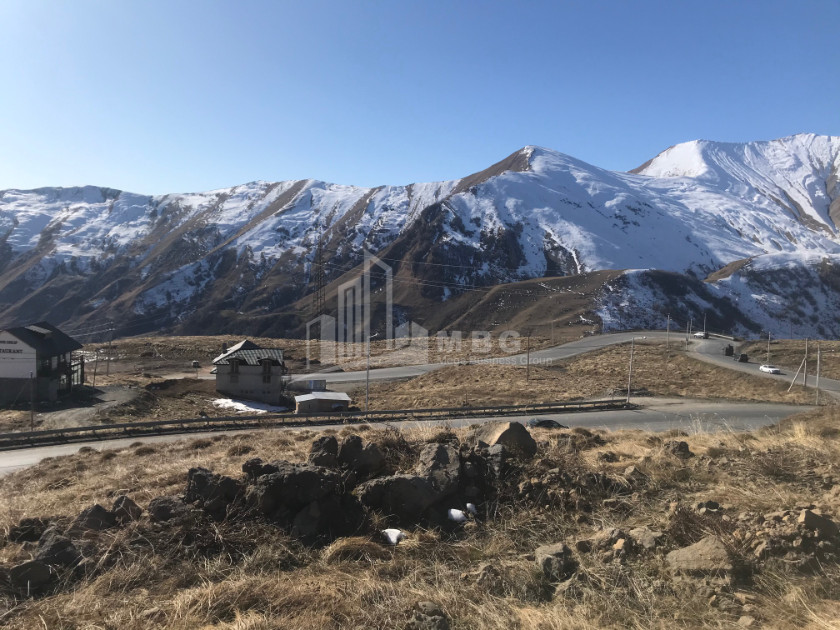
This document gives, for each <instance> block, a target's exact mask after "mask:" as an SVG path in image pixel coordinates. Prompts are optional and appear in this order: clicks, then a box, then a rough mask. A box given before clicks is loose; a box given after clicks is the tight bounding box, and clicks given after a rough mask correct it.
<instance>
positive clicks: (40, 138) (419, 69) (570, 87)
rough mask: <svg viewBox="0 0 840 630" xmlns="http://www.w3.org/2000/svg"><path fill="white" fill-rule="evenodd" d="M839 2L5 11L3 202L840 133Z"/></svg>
mask: <svg viewBox="0 0 840 630" xmlns="http://www.w3.org/2000/svg"><path fill="white" fill-rule="evenodd" d="M838 24H840V2H837V0H811V1H804V2H797V3H794V2H789V1H781V0H779V1H776V0H762V1H748V0H747V1H738V2H732V1H731V0H730V1H707V0H704V2H680V1H676V2H675V1H674V0H669V1H662V2H647V1H643V0H638V1H633V2H630V1H621V2H619V1H612V2H607V1H600V2H599V1H589V2H584V1H582V0H581V1H580V2H577V1H575V2H572V1H566V2H564V1H560V0H558V1H555V2H539V1H532V2H528V1H521V2H516V3H514V2H492V1H486V2H479V1H473V2H459V1H453V0H450V1H436V0H424V1H422V2H420V1H416V2H415V1H408V0H406V1H400V0H390V1H372V0H365V1H363V0H360V1H358V2H356V1H350V0H314V1H312V0H310V1H307V2H303V1H301V2H284V1H280V0H277V1H269V0H266V1H256V0H237V1H236V2H234V1H233V0H230V1H229V2H221V1H214V0H196V1H186V0H185V1H179V0H167V1H163V0H145V1H142V2H141V1H139V0H138V1H135V2H129V1H114V0H101V1H93V0H0V82H1V83H0V86H2V87H0V121H2V122H0V189H5V188H33V187H38V186H71V185H83V184H95V185H100V186H110V187H113V188H120V189H123V190H131V191H134V192H138V193H153V194H161V193H167V192H188V191H199V190H209V189H213V188H220V187H225V186H232V185H235V184H240V183H244V182H247V181H251V180H255V179H264V180H285V179H299V178H310V177H311V178H317V179H323V180H327V181H332V182H337V183H344V184H356V185H361V186H374V185H379V184H406V183H410V182H413V181H435V180H442V179H454V178H457V177H461V176H464V175H467V174H469V173H471V172H474V171H477V170H481V169H483V168H485V167H487V166H489V165H490V164H491V163H493V162H495V161H498V160H500V159H502V158H504V157H505V156H506V155H508V154H509V153H512V152H513V151H515V150H517V149H519V148H521V147H522V146H525V145H528V144H536V145H541V146H545V147H549V148H552V149H556V150H558V151H562V152H564V153H568V154H571V155H573V156H575V157H578V158H580V159H583V160H586V161H588V162H591V163H593V164H596V165H598V166H602V167H605V168H610V169H616V170H626V169H630V168H633V167H635V166H637V165H639V164H640V163H642V162H644V161H645V160H647V159H649V158H650V157H653V156H654V155H655V154H656V153H658V152H659V151H661V150H662V149H664V148H666V147H667V146H669V145H671V144H675V143H678V142H683V141H687V140H693V139H697V138H704V139H710V140H723V141H746V140H754V139H765V140H766V139H772V138H777V137H781V136H786V135H790V134H793V133H798V132H804V131H808V132H813V133H819V134H831V135H840V82H838V81H837V77H836V71H837V68H838V61H840V53H838V49H840V47H838V46H837V31H836V29H837V25H838Z"/></svg>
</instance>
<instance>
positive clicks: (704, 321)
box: [703, 311, 706, 338]
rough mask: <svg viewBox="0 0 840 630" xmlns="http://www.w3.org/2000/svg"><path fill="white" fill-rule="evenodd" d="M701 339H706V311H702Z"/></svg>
mask: <svg viewBox="0 0 840 630" xmlns="http://www.w3.org/2000/svg"><path fill="white" fill-rule="evenodd" d="M703 337H704V338H705V337H706V311H703Z"/></svg>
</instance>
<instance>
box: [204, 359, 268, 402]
mask: <svg viewBox="0 0 840 630" xmlns="http://www.w3.org/2000/svg"><path fill="white" fill-rule="evenodd" d="M282 372H283V368H282V367H280V366H279V365H275V366H272V368H271V382H270V383H264V382H263V368H262V366H261V365H240V366H239V374H231V373H230V366H229V365H219V366H217V367H216V391H217V392H219V393H220V394H224V395H225V396H230V397H231V398H244V399H245V400H256V401H259V402H264V403H268V404H270V405H278V404H280V394H281V393H282V391H283V388H282V382H281V381H282V376H283V373H282Z"/></svg>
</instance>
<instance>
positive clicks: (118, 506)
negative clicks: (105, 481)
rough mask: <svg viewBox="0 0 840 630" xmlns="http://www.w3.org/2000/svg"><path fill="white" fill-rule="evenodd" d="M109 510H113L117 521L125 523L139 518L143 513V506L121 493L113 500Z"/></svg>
mask: <svg viewBox="0 0 840 630" xmlns="http://www.w3.org/2000/svg"><path fill="white" fill-rule="evenodd" d="M111 512H113V514H114V518H115V519H116V521H117V523H119V524H120V525H125V524H126V523H130V522H131V521H136V520H137V519H139V518H140V517H141V516H142V515H143V508H141V507H140V506H139V505H137V504H136V503H135V502H134V501H132V500H131V499H130V498H129V497H127V496H125V495H124V494H122V495H120V496H118V497H117V498H116V499H115V500H114V505H113V507H112V508H111Z"/></svg>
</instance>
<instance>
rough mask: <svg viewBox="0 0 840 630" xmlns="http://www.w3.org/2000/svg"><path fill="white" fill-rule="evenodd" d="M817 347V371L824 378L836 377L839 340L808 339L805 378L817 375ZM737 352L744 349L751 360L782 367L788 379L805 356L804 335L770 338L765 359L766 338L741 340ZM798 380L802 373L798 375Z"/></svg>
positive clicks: (838, 375)
mask: <svg viewBox="0 0 840 630" xmlns="http://www.w3.org/2000/svg"><path fill="white" fill-rule="evenodd" d="M818 347H819V349H820V374H821V375H822V376H824V377H826V378H833V379H840V341H814V340H813V339H812V340H811V341H809V342H808V379H809V380H811V381H812V382H813V381H814V380H815V379H816V375H817V348H818ZM741 352H747V353H749V355H750V358H751V359H752V360H753V361H761V362H762V363H771V364H773V365H778V366H779V367H781V368H784V371H785V372H788V373H790V377H791V379H792V378H793V375H794V374H796V370H797V368H799V366H800V364H801V363H802V359H804V358H805V340H804V339H780V340H772V339H771V341H770V356H769V361H768V360H767V359H768V356H767V341H752V342H750V343H747V344H744V346H743V347H742V349H741ZM799 381H800V382H802V374H801V373H800V375H799Z"/></svg>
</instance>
